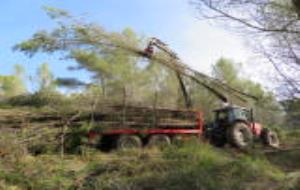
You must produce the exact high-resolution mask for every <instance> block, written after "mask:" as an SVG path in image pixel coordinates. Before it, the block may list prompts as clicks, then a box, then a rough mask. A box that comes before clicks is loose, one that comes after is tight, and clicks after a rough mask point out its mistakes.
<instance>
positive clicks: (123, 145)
mask: <svg viewBox="0 0 300 190" xmlns="http://www.w3.org/2000/svg"><path fill="white" fill-rule="evenodd" d="M142 146H143V143H142V140H141V138H140V137H139V136H137V135H122V136H120V137H119V138H118V140H117V149H119V150H127V149H133V148H142Z"/></svg>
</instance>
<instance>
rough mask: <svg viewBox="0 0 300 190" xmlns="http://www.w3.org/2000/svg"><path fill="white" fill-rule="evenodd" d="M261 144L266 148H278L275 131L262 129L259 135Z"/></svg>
mask: <svg viewBox="0 0 300 190" xmlns="http://www.w3.org/2000/svg"><path fill="white" fill-rule="evenodd" d="M261 138H262V141H263V144H264V145H266V146H270V147H274V148H278V147H279V138H278V135H277V133H276V132H275V131H271V130H270V129H267V128H264V129H263V131H262V135H261Z"/></svg>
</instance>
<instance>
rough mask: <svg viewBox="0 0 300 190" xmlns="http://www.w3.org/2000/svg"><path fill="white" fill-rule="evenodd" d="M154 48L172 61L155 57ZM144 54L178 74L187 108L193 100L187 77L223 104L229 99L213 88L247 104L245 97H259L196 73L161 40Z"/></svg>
mask: <svg viewBox="0 0 300 190" xmlns="http://www.w3.org/2000/svg"><path fill="white" fill-rule="evenodd" d="M154 47H156V48H158V49H159V50H161V51H163V52H164V53H166V54H167V55H169V57H170V58H171V59H170V60H169V61H165V60H162V59H160V58H159V57H157V56H155V54H154ZM144 54H145V56H147V57H149V58H151V59H154V60H156V61H158V62H160V63H162V64H163V65H165V66H167V67H169V68H171V69H172V70H174V71H175V72H176V74H177V77H178V79H179V82H180V86H181V89H182V92H183V95H184V98H185V101H186V105H187V107H188V106H190V105H191V100H190V98H189V97H188V93H187V89H186V87H185V85H184V82H183V80H182V76H186V77H188V78H190V79H192V80H193V81H195V82H196V83H198V84H200V85H201V86H203V87H204V88H206V89H207V90H209V91H210V92H211V93H213V94H214V95H215V96H216V97H217V98H218V99H220V100H222V101H223V102H228V98H227V97H226V95H225V94H224V93H221V92H220V91H219V90H216V89H215V88H214V87H213V86H215V87H218V88H219V89H222V90H223V91H226V92H228V93H230V94H232V95H234V96H235V97H236V98H238V99H239V100H241V101H243V102H247V100H246V99H245V98H244V97H248V98H252V99H255V100H257V97H255V96H253V95H251V94H247V93H245V92H242V91H240V90H237V89H235V88H233V87H231V86H229V85H227V84H226V83H225V82H223V81H221V80H218V79H215V78H212V77H210V76H207V75H205V74H203V73H201V72H199V71H196V70H194V69H192V68H190V67H189V66H188V65H186V64H185V63H183V62H182V61H181V60H180V59H179V57H178V56H177V54H176V53H175V52H173V51H172V50H171V49H169V48H168V46H167V44H165V43H164V42H162V41H161V40H159V39H157V38H151V39H150V41H149V43H148V46H147V48H146V49H145V51H144Z"/></svg>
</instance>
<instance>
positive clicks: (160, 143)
mask: <svg viewBox="0 0 300 190" xmlns="http://www.w3.org/2000/svg"><path fill="white" fill-rule="evenodd" d="M170 144H171V139H170V137H169V136H168V135H152V136H150V138H149V141H148V144H147V146H148V147H160V148H161V147H165V146H169V145H170Z"/></svg>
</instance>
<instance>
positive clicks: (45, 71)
mask: <svg viewBox="0 0 300 190" xmlns="http://www.w3.org/2000/svg"><path fill="white" fill-rule="evenodd" d="M37 77H38V83H39V91H45V92H46V91H48V92H50V91H53V90H54V88H55V84H54V79H53V78H54V77H53V74H52V73H51V71H50V68H49V64H48V63H43V64H41V65H40V66H39V68H38V70H37Z"/></svg>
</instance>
